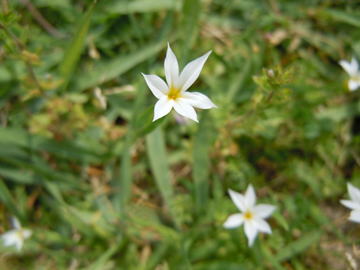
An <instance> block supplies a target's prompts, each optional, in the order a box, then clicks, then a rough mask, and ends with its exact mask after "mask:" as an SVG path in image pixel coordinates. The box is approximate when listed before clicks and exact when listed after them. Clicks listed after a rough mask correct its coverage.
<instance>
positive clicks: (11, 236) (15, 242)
mask: <svg viewBox="0 0 360 270" xmlns="http://www.w3.org/2000/svg"><path fill="white" fill-rule="evenodd" d="M12 223H13V227H14V229H12V230H10V231H8V232H6V233H3V234H2V235H1V239H2V240H3V243H4V246H7V247H8V246H15V248H16V249H17V250H18V251H20V250H21V249H22V247H23V245H24V241H25V239H27V238H29V237H30V236H31V234H32V232H31V230H28V229H25V228H22V227H21V225H20V222H19V220H18V219H17V218H15V217H13V218H12Z"/></svg>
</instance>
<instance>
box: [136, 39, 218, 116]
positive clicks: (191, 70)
mask: <svg viewBox="0 0 360 270" xmlns="http://www.w3.org/2000/svg"><path fill="white" fill-rule="evenodd" d="M210 53H211V51H209V52H207V53H206V54H204V55H203V56H200V57H199V58H196V59H195V60H193V61H191V62H190V63H188V64H187V65H186V66H185V67H184V69H183V70H182V72H181V73H180V74H179V64H178V61H177V59H176V56H175V54H174V53H173V51H172V50H171V48H170V45H169V44H168V49H167V52H166V57H165V62H164V69H165V77H166V82H167V83H165V82H164V81H163V80H162V79H161V78H160V77H158V76H156V75H146V74H142V75H143V76H144V78H145V81H146V83H147V85H148V87H149V88H150V90H151V92H152V93H153V95H154V96H155V97H156V98H158V99H159V100H158V102H156V104H155V108H154V118H153V121H156V120H157V119H159V118H161V117H163V116H165V115H167V114H168V113H169V112H170V111H171V110H172V109H173V108H174V110H175V111H176V112H177V113H178V114H180V115H182V116H184V117H187V118H190V119H192V120H194V121H195V122H198V119H197V115H196V111H195V109H194V107H195V108H199V109H211V108H215V107H216V105H215V104H214V103H212V101H211V100H210V99H209V98H208V97H207V96H205V95H204V94H201V93H199V92H187V90H188V89H189V87H190V86H191V85H192V84H193V83H194V82H195V81H196V79H197V78H198V77H199V75H200V72H201V70H202V68H203V66H204V64H205V62H206V60H207V58H208V57H209V55H210Z"/></svg>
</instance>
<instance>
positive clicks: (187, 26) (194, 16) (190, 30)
mask: <svg viewBox="0 0 360 270" xmlns="http://www.w3.org/2000/svg"><path fill="white" fill-rule="evenodd" d="M200 10H201V3H200V1H199V0H184V2H183V7H182V20H181V28H180V29H181V31H182V32H181V38H182V42H183V48H184V51H187V50H188V49H189V48H191V47H192V46H193V44H194V42H195V41H196V38H197V36H198V32H199V18H200Z"/></svg>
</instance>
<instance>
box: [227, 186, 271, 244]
mask: <svg viewBox="0 0 360 270" xmlns="http://www.w3.org/2000/svg"><path fill="white" fill-rule="evenodd" d="M229 194H230V197H231V200H232V201H233V202H234V204H235V205H236V207H237V208H238V209H239V210H240V212H241V213H240V214H233V215H230V216H229V217H228V218H227V220H226V221H225V223H224V227H225V228H226V229H233V228H236V227H239V226H241V225H242V224H244V230H245V234H246V236H247V238H248V244H249V246H252V245H253V243H254V240H255V238H256V236H257V234H258V232H264V233H269V234H270V233H271V228H270V226H269V224H268V223H267V222H266V221H265V220H264V219H265V218H268V217H269V216H270V215H271V214H272V213H273V212H274V210H275V209H276V207H275V206H273V205H270V204H258V205H255V203H256V195H255V191H254V188H253V187H252V185H249V186H248V188H247V190H246V193H245V195H242V194H240V193H238V192H235V191H233V190H231V189H229Z"/></svg>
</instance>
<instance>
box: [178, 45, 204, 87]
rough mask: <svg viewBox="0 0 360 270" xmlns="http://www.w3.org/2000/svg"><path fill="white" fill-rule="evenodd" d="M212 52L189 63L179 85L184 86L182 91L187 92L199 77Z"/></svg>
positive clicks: (182, 73) (181, 75)
mask: <svg viewBox="0 0 360 270" xmlns="http://www.w3.org/2000/svg"><path fill="white" fill-rule="evenodd" d="M210 53H211V51H209V52H207V53H206V54H204V55H202V56H200V57H199V58H196V59H195V60H193V61H191V62H190V63H188V64H187V65H186V66H185V67H184V69H183V71H182V72H181V74H180V82H179V84H180V85H181V86H182V88H181V90H182V91H186V90H187V89H189V87H190V86H191V85H192V84H193V83H194V82H195V81H196V79H197V78H198V77H199V75H200V72H201V70H202V68H203V66H204V64H205V62H206V60H207V58H208V57H209V55H210Z"/></svg>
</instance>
